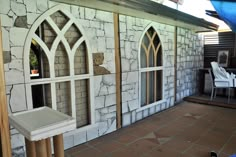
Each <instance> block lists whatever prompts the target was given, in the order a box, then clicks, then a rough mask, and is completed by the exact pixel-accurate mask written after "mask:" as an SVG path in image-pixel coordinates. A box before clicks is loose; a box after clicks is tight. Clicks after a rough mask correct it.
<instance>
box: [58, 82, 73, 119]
mask: <svg viewBox="0 0 236 157" xmlns="http://www.w3.org/2000/svg"><path fill="white" fill-rule="evenodd" d="M70 93H71V88H70V82H58V83H56V103H57V110H58V111H60V112H62V113H64V114H67V115H70V116H71V95H70Z"/></svg>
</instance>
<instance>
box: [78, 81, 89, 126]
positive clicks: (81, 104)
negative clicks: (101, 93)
mask: <svg viewBox="0 0 236 157" xmlns="http://www.w3.org/2000/svg"><path fill="white" fill-rule="evenodd" d="M75 97H76V122H77V127H81V126H85V125H88V124H89V123H90V119H89V101H88V99H89V97H88V80H77V81H75Z"/></svg>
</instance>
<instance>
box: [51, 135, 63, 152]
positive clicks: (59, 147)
mask: <svg viewBox="0 0 236 157" xmlns="http://www.w3.org/2000/svg"><path fill="white" fill-rule="evenodd" d="M53 147H54V156H55V157H64V143H63V135H62V134H60V135H56V136H54V137H53Z"/></svg>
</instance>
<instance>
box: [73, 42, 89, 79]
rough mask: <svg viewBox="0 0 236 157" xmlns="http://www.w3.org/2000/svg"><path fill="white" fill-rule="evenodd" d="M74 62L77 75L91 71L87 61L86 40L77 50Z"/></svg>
mask: <svg viewBox="0 0 236 157" xmlns="http://www.w3.org/2000/svg"><path fill="white" fill-rule="evenodd" d="M74 64H75V75H80V74H88V73H89V70H88V63H87V49H86V44H85V42H83V43H82V44H81V45H80V46H79V48H78V49H77V50H76V53H75V58H74Z"/></svg>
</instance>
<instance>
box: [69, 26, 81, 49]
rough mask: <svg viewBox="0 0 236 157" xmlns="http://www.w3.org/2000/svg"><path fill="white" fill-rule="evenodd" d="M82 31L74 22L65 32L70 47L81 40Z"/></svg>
mask: <svg viewBox="0 0 236 157" xmlns="http://www.w3.org/2000/svg"><path fill="white" fill-rule="evenodd" d="M81 36H82V35H81V33H80V31H79V30H78V28H77V27H76V26H75V24H72V25H71V26H70V28H69V29H68V30H67V31H66V33H65V38H66V40H67V42H68V43H69V45H70V48H71V49H72V48H73V46H74V44H75V43H76V42H77V41H78V40H79V38H80V37H81Z"/></svg>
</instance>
